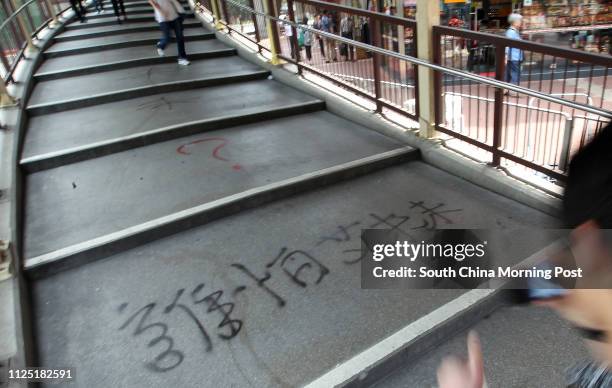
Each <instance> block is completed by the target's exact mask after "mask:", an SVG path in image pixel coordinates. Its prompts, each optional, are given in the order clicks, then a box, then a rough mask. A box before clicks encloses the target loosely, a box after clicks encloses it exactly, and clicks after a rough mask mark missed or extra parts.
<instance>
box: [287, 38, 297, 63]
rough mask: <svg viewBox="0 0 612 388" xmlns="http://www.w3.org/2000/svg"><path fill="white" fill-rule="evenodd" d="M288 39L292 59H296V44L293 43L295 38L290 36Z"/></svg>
mask: <svg viewBox="0 0 612 388" xmlns="http://www.w3.org/2000/svg"><path fill="white" fill-rule="evenodd" d="M287 39H288V40H289V48H290V49H291V59H295V44H294V42H293V37H292V36H288V37H287Z"/></svg>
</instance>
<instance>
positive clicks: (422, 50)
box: [416, 0, 441, 138]
mask: <svg viewBox="0 0 612 388" xmlns="http://www.w3.org/2000/svg"><path fill="white" fill-rule="evenodd" d="M416 20H417V39H418V41H417V57H418V58H419V59H423V60H426V61H428V62H433V59H434V45H433V41H432V39H431V37H432V27H433V26H435V25H438V24H440V2H439V1H431V0H417V13H416ZM417 72H418V90H419V95H418V96H417V98H418V102H419V103H418V106H419V128H420V129H419V134H420V136H422V137H425V138H430V137H433V136H434V135H435V128H436V111H435V94H436V93H440V92H441V90H440V89H435V87H434V86H435V85H434V77H435V74H434V71H433V70H432V69H431V68H427V67H424V66H417Z"/></svg>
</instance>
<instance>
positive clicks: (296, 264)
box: [266, 247, 329, 288]
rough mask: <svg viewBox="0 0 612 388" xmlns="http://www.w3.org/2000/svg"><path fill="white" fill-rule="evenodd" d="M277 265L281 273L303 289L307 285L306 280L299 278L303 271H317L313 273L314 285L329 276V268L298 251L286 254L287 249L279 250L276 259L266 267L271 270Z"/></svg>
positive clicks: (305, 253)
mask: <svg viewBox="0 0 612 388" xmlns="http://www.w3.org/2000/svg"><path fill="white" fill-rule="evenodd" d="M277 263H279V264H280V267H281V269H282V270H283V272H284V273H285V274H287V275H288V276H289V278H290V279H291V280H292V281H293V282H294V283H295V284H297V285H298V286H300V287H303V288H305V287H306V286H307V285H308V282H307V279H304V278H303V277H300V275H302V274H303V273H304V271H305V270H307V269H313V270H314V271H315V272H316V271H318V273H315V277H316V280H314V284H319V283H320V282H321V280H323V278H324V277H325V276H326V275H327V274H329V268H327V267H326V266H325V265H323V264H322V263H321V262H320V261H318V260H317V259H315V258H314V257H313V256H312V255H310V254H309V253H307V252H305V251H302V250H299V249H298V250H293V251H289V252H288V249H287V247H283V248H281V250H280V252H279V253H278V255H277V256H276V258H274V260H272V261H271V262H269V263H268V264H267V265H266V267H268V268H272V267H273V266H275V265H276V264H277ZM292 265H293V266H292ZM313 266H314V267H313Z"/></svg>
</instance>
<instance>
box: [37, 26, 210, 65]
mask: <svg viewBox="0 0 612 388" xmlns="http://www.w3.org/2000/svg"><path fill="white" fill-rule="evenodd" d="M183 35H184V36H185V41H186V42H187V44H188V43H189V42H192V41H197V40H207V39H214V38H215V35H214V34H213V33H210V32H206V30H204V29H203V28H202V27H201V26H195V25H194V26H192V27H190V28H186V29H185V31H183ZM160 36H161V35H160V32H159V30H157V31H144V32H132V33H126V34H121V35H111V36H102V37H98V38H89V39H87V40H77V41H69V42H61V43H55V44H54V45H53V46H51V47H50V48H49V49H48V50H46V51H45V53H44V56H45V59H49V58H57V57H63V56H67V55H77V54H84V53H91V52H98V51H104V50H113V49H116V48H124V47H134V46H142V45H155V44H156V43H157V42H158V41H159V39H160ZM172 41H174V38H173V39H172Z"/></svg>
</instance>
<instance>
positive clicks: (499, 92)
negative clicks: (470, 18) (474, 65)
mask: <svg viewBox="0 0 612 388" xmlns="http://www.w3.org/2000/svg"><path fill="white" fill-rule="evenodd" d="M505 71H506V47H505V46H504V45H503V44H497V45H496V46H495V79H496V80H498V81H504V73H505ZM503 118H504V90H503V89H501V88H495V101H494V102H493V144H492V146H493V160H492V164H493V166H495V167H497V166H499V164H500V161H501V158H500V156H499V152H498V150H499V148H500V147H501V137H502V131H503Z"/></svg>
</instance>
